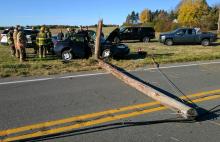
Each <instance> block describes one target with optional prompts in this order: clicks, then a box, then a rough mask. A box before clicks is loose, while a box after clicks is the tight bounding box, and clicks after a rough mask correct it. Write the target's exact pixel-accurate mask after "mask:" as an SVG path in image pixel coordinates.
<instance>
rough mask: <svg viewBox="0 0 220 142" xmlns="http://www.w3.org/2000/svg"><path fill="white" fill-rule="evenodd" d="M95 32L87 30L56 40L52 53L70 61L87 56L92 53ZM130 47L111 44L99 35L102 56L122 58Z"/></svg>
mask: <svg viewBox="0 0 220 142" xmlns="http://www.w3.org/2000/svg"><path fill="white" fill-rule="evenodd" d="M95 36H96V33H95V32H94V31H88V32H87V33H79V34H75V35H74V36H73V37H71V38H68V39H65V40H63V41H57V42H56V44H55V45H54V53H55V54H56V55H57V56H59V57H61V58H62V59H63V60H64V61H70V60H72V59H74V58H89V57H90V56H92V54H93V53H94V49H95V48H94V43H95ZM129 52H130V49H129V48H128V46H127V45H125V44H113V43H111V42H109V41H108V40H106V39H105V38H104V37H103V36H102V37H101V51H100V56H101V57H102V58H110V57H113V58H123V57H124V56H126V55H128V54H129Z"/></svg>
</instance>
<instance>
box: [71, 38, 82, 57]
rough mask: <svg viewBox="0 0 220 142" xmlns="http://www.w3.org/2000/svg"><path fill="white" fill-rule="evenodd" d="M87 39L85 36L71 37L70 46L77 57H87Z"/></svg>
mask: <svg viewBox="0 0 220 142" xmlns="http://www.w3.org/2000/svg"><path fill="white" fill-rule="evenodd" d="M84 42H85V38H84V36H83V35H74V36H73V37H71V39H70V42H69V46H70V47H71V50H72V53H73V55H74V56H76V57H80V58H83V57H85V52H86V51H85V44H84Z"/></svg>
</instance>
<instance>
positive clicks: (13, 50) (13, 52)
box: [10, 44, 16, 56]
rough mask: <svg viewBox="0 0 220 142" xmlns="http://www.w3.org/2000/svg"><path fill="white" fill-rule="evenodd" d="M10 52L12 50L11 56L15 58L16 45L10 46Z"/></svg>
mask: <svg viewBox="0 0 220 142" xmlns="http://www.w3.org/2000/svg"><path fill="white" fill-rule="evenodd" d="M10 50H11V55H12V56H15V53H16V50H15V45H14V44H10Z"/></svg>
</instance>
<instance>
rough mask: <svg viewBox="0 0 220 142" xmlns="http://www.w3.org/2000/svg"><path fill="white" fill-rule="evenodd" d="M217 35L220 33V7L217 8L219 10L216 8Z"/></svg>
mask: <svg viewBox="0 0 220 142" xmlns="http://www.w3.org/2000/svg"><path fill="white" fill-rule="evenodd" d="M218 13H219V14H218V15H219V16H218V33H220V6H219V8H218Z"/></svg>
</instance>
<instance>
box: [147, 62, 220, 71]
mask: <svg viewBox="0 0 220 142" xmlns="http://www.w3.org/2000/svg"><path fill="white" fill-rule="evenodd" d="M210 64H220V62H209V63H197V64H187V65H176V66H167V67H160V69H170V68H181V67H191V66H199V65H210ZM155 69H156V68H148V69H144V71H148V70H155Z"/></svg>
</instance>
